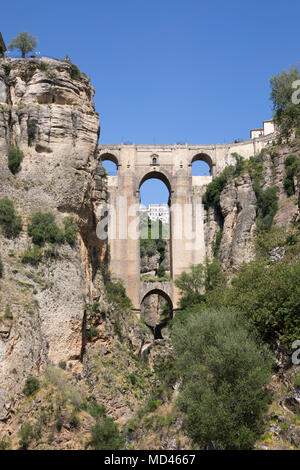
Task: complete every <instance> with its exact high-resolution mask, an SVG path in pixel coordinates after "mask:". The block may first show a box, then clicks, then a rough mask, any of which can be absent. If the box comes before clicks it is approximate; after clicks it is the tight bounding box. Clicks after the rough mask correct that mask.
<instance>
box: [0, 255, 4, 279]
mask: <svg viewBox="0 0 300 470" xmlns="http://www.w3.org/2000/svg"><path fill="white" fill-rule="evenodd" d="M3 272H4V267H3V262H2V258H1V256H0V277H3Z"/></svg>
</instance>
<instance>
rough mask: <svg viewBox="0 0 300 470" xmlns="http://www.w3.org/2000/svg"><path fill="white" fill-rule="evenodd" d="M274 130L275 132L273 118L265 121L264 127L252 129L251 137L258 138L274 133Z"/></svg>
mask: <svg viewBox="0 0 300 470" xmlns="http://www.w3.org/2000/svg"><path fill="white" fill-rule="evenodd" d="M273 132H275V126H274V122H273V121H272V120H270V121H264V122H263V127H260V128H259V129H251V131H250V139H257V138H258V137H263V136H265V135H269V134H273Z"/></svg>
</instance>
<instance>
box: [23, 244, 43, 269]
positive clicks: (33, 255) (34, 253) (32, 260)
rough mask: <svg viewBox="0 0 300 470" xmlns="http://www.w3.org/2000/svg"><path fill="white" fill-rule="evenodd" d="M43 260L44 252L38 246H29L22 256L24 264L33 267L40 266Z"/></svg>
mask: <svg viewBox="0 0 300 470" xmlns="http://www.w3.org/2000/svg"><path fill="white" fill-rule="evenodd" d="M42 259H43V252H42V250H41V248H40V247H39V246H38V245H33V247H31V246H29V247H28V248H26V250H25V251H24V253H23V254H22V256H21V261H22V263H23V264H31V265H32V266H38V264H39V263H40V262H41V261H42Z"/></svg>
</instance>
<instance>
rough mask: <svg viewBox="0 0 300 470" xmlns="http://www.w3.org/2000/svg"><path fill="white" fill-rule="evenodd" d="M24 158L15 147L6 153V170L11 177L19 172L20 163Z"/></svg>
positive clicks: (20, 151)
mask: <svg viewBox="0 0 300 470" xmlns="http://www.w3.org/2000/svg"><path fill="white" fill-rule="evenodd" d="M23 158H24V154H23V152H22V150H20V149H19V147H18V146H17V145H13V146H11V147H10V149H9V151H8V168H9V169H10V171H11V172H12V174H13V175H15V174H16V173H18V172H19V171H20V170H21V163H22V160H23Z"/></svg>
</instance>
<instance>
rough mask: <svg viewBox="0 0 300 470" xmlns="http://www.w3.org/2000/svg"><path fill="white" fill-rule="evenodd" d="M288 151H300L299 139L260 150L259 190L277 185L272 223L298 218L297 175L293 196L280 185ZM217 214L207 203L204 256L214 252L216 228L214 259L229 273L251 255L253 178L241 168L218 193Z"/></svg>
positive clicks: (254, 205)
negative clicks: (277, 146) (219, 208)
mask: <svg viewBox="0 0 300 470" xmlns="http://www.w3.org/2000/svg"><path fill="white" fill-rule="evenodd" d="M291 153H293V154H295V155H299V154H300V148H299V143H297V142H294V143H293V144H292V145H291V146H281V147H280V148H270V149H269V150H267V151H263V152H262V154H261V159H262V163H261V167H262V171H261V177H260V186H261V188H262V190H266V189H267V188H270V187H274V186H275V187H276V188H277V197H278V211H277V213H276V215H275V217H274V220H273V225H274V226H275V227H276V226H277V227H288V226H289V225H290V224H292V223H294V222H296V221H297V220H299V214H300V210H299V208H300V204H299V202H298V204H297V201H299V184H298V180H299V178H297V177H296V178H295V181H294V184H295V188H296V194H295V196H291V197H289V196H288V195H287V194H286V191H285V188H284V179H285V176H286V169H285V159H286V157H287V156H288V155H290V154H291ZM220 207H221V214H220V213H219V212H218V211H217V210H216V209H214V208H213V207H209V209H208V210H207V212H206V219H205V243H206V252H207V255H208V257H210V258H212V257H213V256H214V247H215V243H216V239H217V234H218V232H220V231H222V239H221V242H220V245H219V248H218V259H219V260H220V262H221V264H222V266H223V268H224V269H225V270H226V271H227V273H228V274H229V275H231V274H232V273H233V272H234V271H236V270H237V269H238V268H239V267H240V266H241V265H242V264H244V263H248V262H249V261H251V260H252V259H253V258H254V256H255V249H254V238H255V231H256V223H257V215H258V214H257V201H256V196H255V192H254V190H253V180H252V178H251V177H250V175H249V173H248V172H247V171H245V172H244V173H243V174H242V175H241V176H239V177H238V178H234V179H232V180H230V181H229V182H228V183H227V185H226V186H225V188H224V189H223V191H222V193H221V196H220Z"/></svg>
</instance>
